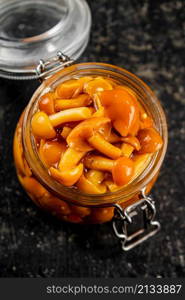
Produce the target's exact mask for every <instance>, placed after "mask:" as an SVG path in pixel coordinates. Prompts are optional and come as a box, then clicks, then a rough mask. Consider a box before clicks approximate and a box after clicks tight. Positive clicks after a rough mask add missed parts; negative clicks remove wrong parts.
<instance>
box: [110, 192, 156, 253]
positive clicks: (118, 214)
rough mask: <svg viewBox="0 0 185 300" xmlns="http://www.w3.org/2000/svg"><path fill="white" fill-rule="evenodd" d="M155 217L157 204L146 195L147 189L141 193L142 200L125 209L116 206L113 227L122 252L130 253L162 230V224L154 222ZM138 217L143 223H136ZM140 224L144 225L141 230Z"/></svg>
mask: <svg viewBox="0 0 185 300" xmlns="http://www.w3.org/2000/svg"><path fill="white" fill-rule="evenodd" d="M155 215H156V207H155V203H154V201H153V200H152V199H151V198H150V197H148V196H146V195H145V189H144V190H142V191H141V199H140V200H139V201H137V202H136V203H134V204H131V205H129V206H128V207H126V208H125V209H122V207H121V206H120V205H119V204H115V216H114V219H113V222H112V226H113V230H114V233H115V235H116V236H117V237H118V238H119V239H120V240H121V245H122V250H124V251H128V250H130V249H132V248H134V247H136V246H137V245H139V244H141V243H142V242H144V241H146V240H147V239H148V238H150V237H152V236H153V235H155V234H156V233H157V232H158V231H159V230H160V228H161V226H160V223H159V222H158V221H155V220H154V219H155ZM136 217H137V218H138V217H139V218H140V221H141V222H137V223H136V222H135V221H134V220H135V218H136ZM141 219H142V220H141ZM138 223H141V224H142V226H141V227H140V228H139V229H138ZM132 227H134V228H132ZM131 229H132V230H131Z"/></svg>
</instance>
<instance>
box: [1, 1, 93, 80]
mask: <svg viewBox="0 0 185 300" xmlns="http://www.w3.org/2000/svg"><path fill="white" fill-rule="evenodd" d="M90 27H91V13H90V9H89V7H88V5H87V3H86V1H85V0H52V1H51V0H24V1H22V0H2V1H0V77H5V78H9V79H33V78H35V77H36V69H37V67H38V64H39V61H40V59H43V60H47V59H48V58H50V57H53V56H56V54H57V52H58V51H62V52H63V53H65V54H66V55H67V56H69V57H70V58H71V59H77V58H78V57H79V56H80V55H81V54H82V52H83V51H84V49H85V47H86V45H87V43H88V38H89V33H90Z"/></svg>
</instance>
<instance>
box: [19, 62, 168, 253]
mask: <svg viewBox="0 0 185 300" xmlns="http://www.w3.org/2000/svg"><path fill="white" fill-rule="evenodd" d="M61 59H62V57H61V56H59V66H60V68H62V67H64V66H67V67H65V68H62V69H61V70H60V71H58V72H56V73H54V72H53V62H55V63H56V62H57V58H54V59H52V60H49V62H46V63H44V62H43V61H42V64H41V65H39V68H38V76H39V77H40V78H43V77H44V78H47V79H45V80H44V81H43V82H42V84H41V85H40V87H39V88H38V89H37V90H36V92H35V93H34V95H33V97H32V98H31V100H30V102H29V104H28V105H27V107H26V109H25V111H24V112H23V114H22V116H21V118H20V120H19V122H18V125H17V128H16V132H15V137H14V158H15V165H16V169H17V174H18V178H19V180H20V182H21V184H22V186H23V187H24V189H25V190H26V192H27V193H28V194H29V196H30V197H31V199H32V200H33V201H34V202H35V203H36V204H37V205H38V206H39V207H41V208H42V209H44V210H46V211H48V212H50V213H52V214H53V215H55V216H57V217H58V218H60V219H61V220H64V221H68V222H73V223H79V224H86V223H104V222H108V221H111V220H112V221H113V229H114V232H115V234H116V235H117V237H119V238H120V239H121V241H122V248H123V249H124V250H129V249H131V248H133V247H134V246H136V245H137V244H139V243H141V242H142V241H143V240H146V239H147V238H148V237H150V236H152V235H154V234H155V233H156V232H157V231H158V230H159V228H160V225H159V223H158V222H156V221H154V218H155V204H154V202H153V201H152V199H151V198H149V197H148V196H147V194H148V193H149V191H150V190H151V188H152V186H153V184H154V182H155V180H156V179H157V176H158V173H159V170H160V167H161V164H162V162H163V159H164V156H165V152H166V147H167V125H166V119H165V115H164V112H163V110H162V108H161V105H160V103H159V101H158V100H157V98H156V97H155V95H154V94H153V92H152V91H151V90H150V88H149V87H148V86H147V85H146V84H145V83H144V82H142V81H141V80H140V79H139V78H137V77H136V76H135V75H133V74H131V73H129V72H128V71H126V70H124V69H121V68H119V67H116V66H112V65H109V64H102V63H83V64H72V65H71V61H69V60H68V59H67V57H65V56H63V63H62V62H61ZM50 63H51V65H52V68H48V66H49V65H50ZM54 70H58V67H56V66H55V68H54ZM53 73H54V74H53ZM51 74H52V75H51ZM50 75H51V76H50ZM84 76H103V77H108V78H109V79H111V80H114V81H116V82H118V83H119V84H121V85H124V86H127V87H128V88H130V89H132V90H133V91H134V93H135V94H136V95H137V99H138V101H139V102H140V104H141V105H142V106H143V107H144V109H145V111H146V112H147V114H148V115H149V116H151V118H152V119H153V121H154V123H155V127H156V129H157V130H158V132H159V133H160V135H161V137H162V139H163V147H162V148H161V149H160V150H159V151H158V152H156V153H154V154H153V155H152V156H151V157H150V160H149V161H148V163H147V165H146V167H145V168H144V170H143V171H142V172H141V174H139V176H137V177H136V178H135V179H134V180H133V181H132V182H131V183H129V184H128V185H126V186H125V187H123V188H122V189H120V190H118V191H116V192H108V193H105V194H98V195H95V194H87V193H83V192H80V191H79V190H77V189H72V188H68V187H65V186H63V185H61V184H60V183H58V182H57V181H55V180H54V179H53V178H52V177H51V176H50V175H49V173H48V170H47V169H46V168H45V166H44V165H43V163H42V161H41V160H40V158H39V155H38V152H37V147H36V144H35V140H34V138H33V134H32V129H31V120H32V117H33V115H34V113H35V112H36V111H37V110H38V102H39V99H40V97H41V96H42V95H43V94H45V93H46V92H50V91H52V90H54V89H55V88H56V86H57V85H58V84H59V83H62V82H65V81H67V80H70V79H74V78H81V77H84ZM136 215H142V217H143V220H144V225H142V222H141V223H140V224H137V225H138V228H139V229H138V228H137V230H135V229H134V230H135V231H134V232H132V233H131V234H128V230H127V229H128V228H127V226H128V225H129V223H130V224H131V223H135V222H134V221H133V219H134V218H135V216H136Z"/></svg>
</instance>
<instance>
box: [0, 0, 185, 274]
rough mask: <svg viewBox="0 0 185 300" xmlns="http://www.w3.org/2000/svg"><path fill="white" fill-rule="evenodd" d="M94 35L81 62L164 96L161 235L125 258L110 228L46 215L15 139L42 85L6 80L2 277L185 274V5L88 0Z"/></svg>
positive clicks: (0, 141) (158, 190) (1, 99)
mask: <svg viewBox="0 0 185 300" xmlns="http://www.w3.org/2000/svg"><path fill="white" fill-rule="evenodd" d="M88 2H89V4H90V6H91V9H92V16H93V26H92V34H91V39H90V42H89V45H88V47H87V49H86V51H85V53H84V54H83V56H82V58H81V61H102V62H109V63H112V64H115V65H118V66H121V67H124V68H126V69H128V70H130V71H131V72H134V73H135V74H137V75H138V76H140V77H141V78H142V79H143V80H144V81H145V82H146V83H147V84H149V85H150V86H151V87H152V89H153V90H154V91H155V92H156V93H157V95H158V97H159V98H160V100H161V102H162V104H163V106H164V109H165V112H166V115H167V118H168V126H169V147H168V152H167V155H166V159H165V162H164V164H163V167H162V170H161V173H160V177H159V180H158V182H157V184H156V186H155V188H154V190H153V192H152V193H153V197H154V198H155V199H156V202H157V209H158V216H157V217H158V219H160V222H161V225H162V230H161V232H160V233H159V234H158V235H157V236H155V237H154V238H153V239H151V240H149V241H147V242H146V243H144V244H143V245H141V246H139V247H137V248H136V249H134V250H133V251H130V252H127V253H123V252H121V250H120V245H119V242H118V241H117V240H116V238H115V237H114V236H113V233H112V230H111V225H110V224H106V225H101V226H84V227H81V226H76V225H70V224H66V223H61V222H59V221H57V220H55V219H53V218H52V217H49V216H48V215H46V214H44V213H43V212H41V211H40V210H39V209H37V208H36V207H35V206H34V204H33V203H32V202H31V201H30V199H29V198H28V197H27V195H26V194H25V192H24V191H23V189H22V188H21V186H20V184H19V183H18V181H17V178H16V174H15V170H14V164H13V158H12V139H13V133H14V129H15V126H16V122H17V120H18V118H19V116H20V113H21V111H22V110H23V108H24V107H25V106H26V104H27V102H28V100H29V98H30V96H31V95H32V93H33V91H34V90H35V88H36V87H37V86H38V83H37V82H18V81H10V80H3V79H0V159H1V163H0V196H1V197H0V198H1V205H0V276H1V277H70V276H71V277H149V276H153V277H183V276H185V238H184V237H185V234H184V232H185V205H184V200H185V195H184V193H185V187H184V180H185V164H184V161H185V98H184V95H185V90H184V87H185V84H184V75H185V72H184V71H185V67H184V62H183V57H184V53H185V49H184V48H185V46H184V39H183V26H184V20H185V7H184V4H185V3H184V1H183V0H179V1H174V0H166V1H165V0H164V1H149V0H141V1H136V0H109V1H108V0H98V1H96V0H91V1H90V0H89V1H88Z"/></svg>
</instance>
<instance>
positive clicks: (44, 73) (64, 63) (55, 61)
mask: <svg viewBox="0 0 185 300" xmlns="http://www.w3.org/2000/svg"><path fill="white" fill-rule="evenodd" d="M73 62H74V60H73V59H71V58H70V57H69V56H67V55H65V54H64V53H62V52H61V51H59V52H58V53H57V56H54V57H51V58H49V59H48V60H46V61H44V60H43V59H40V61H39V64H38V66H37V68H36V74H37V78H38V79H40V80H41V81H42V80H43V79H47V78H49V77H50V76H52V75H53V74H54V73H56V72H57V71H59V70H60V69H61V68H65V67H68V66H70V65H71V64H72V63H73Z"/></svg>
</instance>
